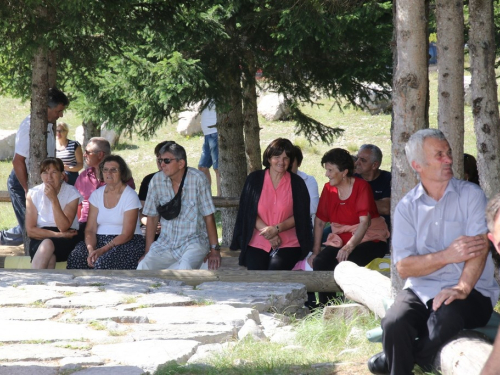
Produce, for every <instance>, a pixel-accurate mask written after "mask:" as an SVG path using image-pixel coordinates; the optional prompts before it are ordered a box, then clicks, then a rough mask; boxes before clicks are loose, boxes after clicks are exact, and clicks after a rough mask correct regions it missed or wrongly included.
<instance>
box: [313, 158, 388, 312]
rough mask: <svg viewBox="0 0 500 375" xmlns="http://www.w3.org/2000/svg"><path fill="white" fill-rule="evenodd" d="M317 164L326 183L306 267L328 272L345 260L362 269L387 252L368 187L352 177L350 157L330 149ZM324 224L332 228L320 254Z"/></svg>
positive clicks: (384, 234) (385, 233)
mask: <svg viewBox="0 0 500 375" xmlns="http://www.w3.org/2000/svg"><path fill="white" fill-rule="evenodd" d="M321 164H322V165H323V167H324V168H325V170H326V173H325V176H326V177H327V178H328V179H329V180H330V181H329V182H328V183H326V184H325V187H324V188H323V192H322V193H321V197H320V200H319V204H318V210H317V212H316V218H315V221H314V246H313V254H312V255H311V256H310V257H309V259H308V261H309V264H310V265H311V266H312V267H313V269H314V270H315V271H331V270H334V269H335V267H336V266H337V264H338V263H339V262H343V261H345V260H349V261H351V262H354V263H356V264H357V265H359V266H363V267H364V266H366V265H367V264H368V263H370V262H371V261H372V260H373V259H375V258H380V257H383V256H384V255H385V254H386V252H387V249H388V246H387V238H388V237H389V231H388V229H387V225H386V224H385V221H384V219H383V218H381V217H380V215H379V213H378V211H377V206H376V205H375V200H374V198H373V192H372V190H371V187H370V185H369V184H368V183H367V182H366V181H365V180H363V179H361V178H357V177H354V176H353V170H354V162H353V160H352V157H351V154H350V153H349V152H348V151H346V150H344V149H341V148H334V149H332V150H330V151H328V152H326V153H325V155H323V158H322V159H321ZM327 222H329V223H330V225H331V226H332V234H330V235H329V236H328V240H327V242H325V245H327V246H326V247H325V248H324V249H323V251H321V236H322V234H323V229H324V227H325V224H326V223H327ZM321 297H325V295H324V294H323V293H320V302H321V303H326V302H327V301H326V300H325V298H321Z"/></svg>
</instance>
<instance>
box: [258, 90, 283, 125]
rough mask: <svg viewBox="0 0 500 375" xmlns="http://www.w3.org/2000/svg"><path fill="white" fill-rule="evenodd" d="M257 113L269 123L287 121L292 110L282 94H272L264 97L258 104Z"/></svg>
mask: <svg viewBox="0 0 500 375" xmlns="http://www.w3.org/2000/svg"><path fill="white" fill-rule="evenodd" d="M257 112H258V114H259V115H261V116H262V117H264V118H265V119H266V120H268V121H278V120H286V119H288V116H289V115H290V108H289V107H288V106H287V105H286V103H285V98H284V97H283V95H281V94H277V93H270V94H266V95H264V96H262V97H261V98H260V100H259V102H258V104H257Z"/></svg>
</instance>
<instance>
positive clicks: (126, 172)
mask: <svg viewBox="0 0 500 375" xmlns="http://www.w3.org/2000/svg"><path fill="white" fill-rule="evenodd" d="M99 174H100V175H101V178H100V179H101V180H102V181H104V184H105V185H104V186H101V187H99V188H98V189H97V190H95V191H94V192H93V193H92V194H91V195H90V198H89V214H88V218H87V225H86V228H85V241H81V242H79V243H78V244H77V245H76V247H75V249H74V250H73V251H72V252H71V255H70V256H69V258H68V266H67V268H68V269H72V268H78V269H89V268H93V269H112V270H134V269H136V268H137V263H138V262H139V259H140V258H141V257H142V256H143V255H144V247H145V242H144V236H143V235H142V233H141V229H140V228H139V209H140V208H141V202H140V201H139V197H138V196H137V193H136V192H135V191H134V190H133V189H132V188H131V187H130V186H128V185H127V181H128V180H129V179H130V176H131V174H132V173H131V172H130V169H129V168H128V166H127V163H125V160H123V158H122V157H121V156H118V155H109V156H106V157H105V158H104V160H103V161H102V162H101V164H100V165H99Z"/></svg>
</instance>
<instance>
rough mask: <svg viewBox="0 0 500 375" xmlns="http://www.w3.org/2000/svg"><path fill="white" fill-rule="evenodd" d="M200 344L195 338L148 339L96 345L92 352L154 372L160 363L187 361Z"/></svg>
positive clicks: (123, 363) (104, 357)
mask: <svg viewBox="0 0 500 375" xmlns="http://www.w3.org/2000/svg"><path fill="white" fill-rule="evenodd" d="M199 345H200V343H199V342H197V341H194V340H148V341H139V342H131V343H125V344H110V345H96V346H94V347H93V348H92V353H93V354H94V355H97V356H99V357H101V358H103V359H107V360H110V361H115V362H117V363H120V364H122V365H128V366H137V367H140V368H142V369H143V370H144V371H151V372H153V371H155V370H156V368H157V367H158V365H161V364H163V363H166V362H168V361H172V360H174V361H176V362H177V363H185V362H186V361H187V360H188V358H189V357H191V356H192V355H193V354H194V353H195V352H196V348H197V347H198V346H199ZM110 373H112V372H110Z"/></svg>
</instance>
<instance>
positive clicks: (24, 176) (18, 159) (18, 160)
mask: <svg viewBox="0 0 500 375" xmlns="http://www.w3.org/2000/svg"><path fill="white" fill-rule="evenodd" d="M25 161H26V158H25V157H24V156H21V155H19V154H15V155H14V159H12V167H13V169H14V173H15V174H16V177H17V179H18V180H19V183H20V184H21V186H22V187H23V189H24V191H25V192H26V194H27V193H28V170H27V169H26V162H25Z"/></svg>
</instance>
